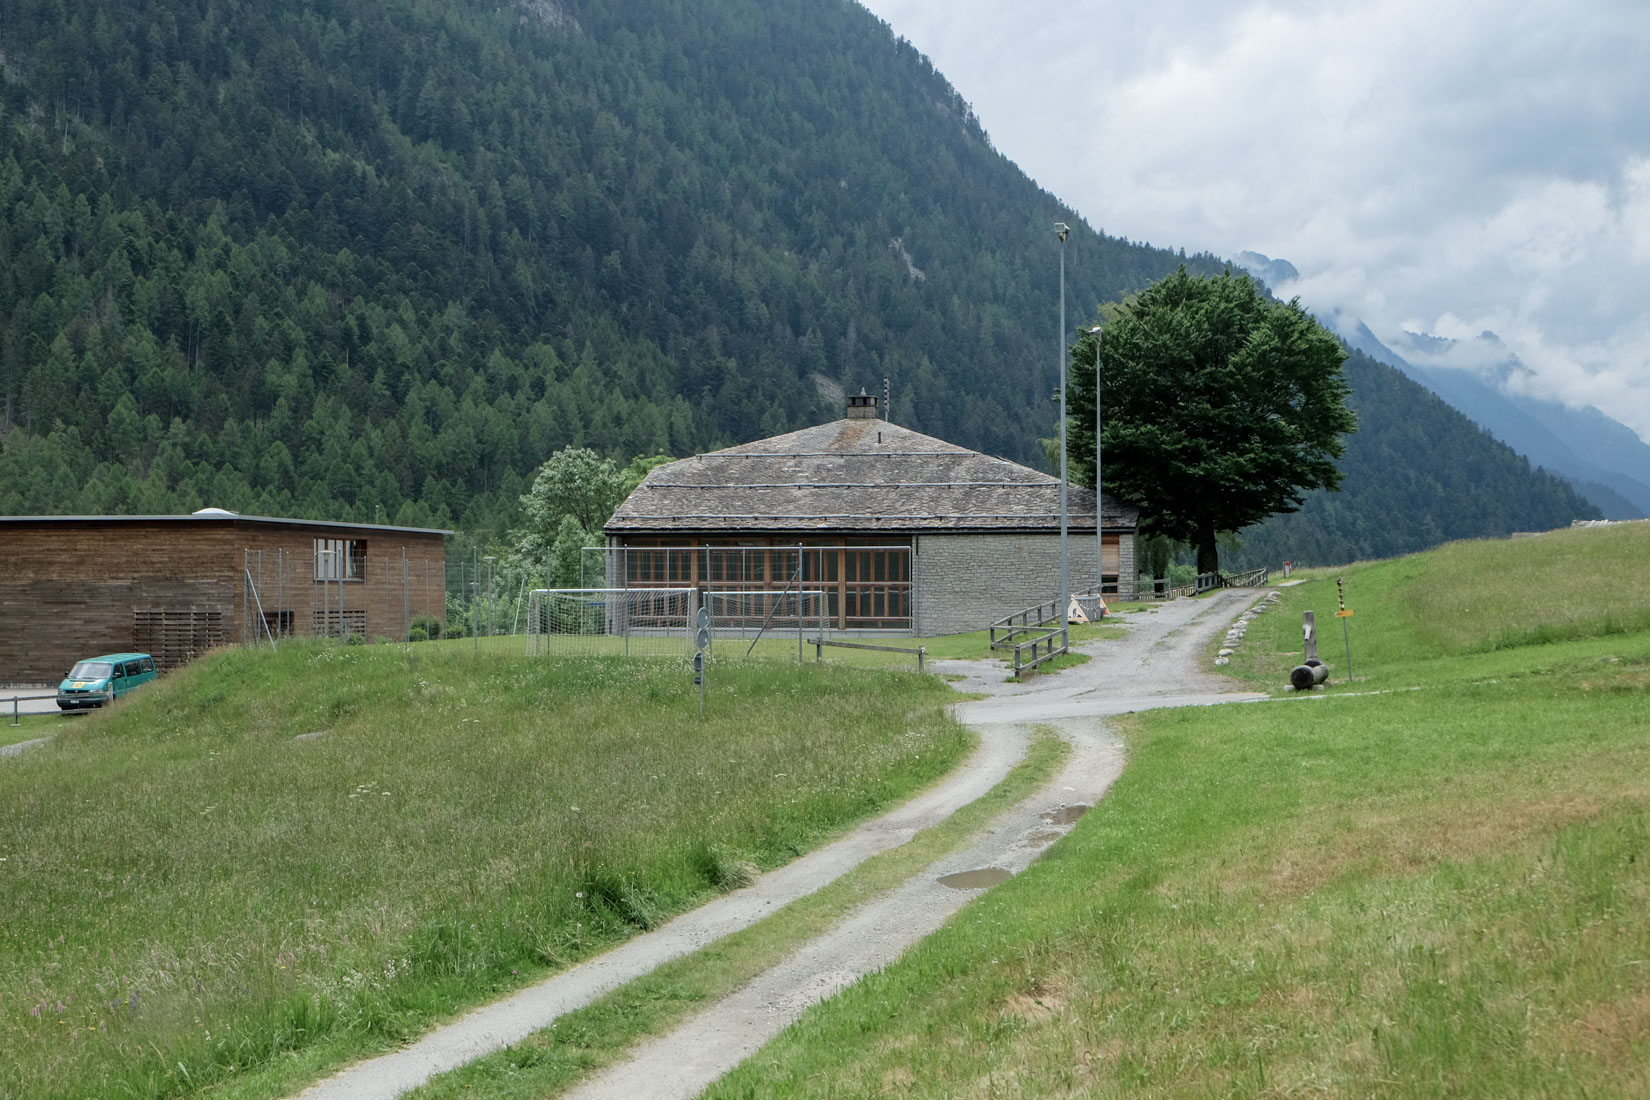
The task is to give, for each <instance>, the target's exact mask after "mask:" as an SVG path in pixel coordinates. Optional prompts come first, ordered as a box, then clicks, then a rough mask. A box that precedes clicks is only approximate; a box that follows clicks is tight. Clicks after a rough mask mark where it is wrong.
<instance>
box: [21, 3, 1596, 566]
mask: <svg viewBox="0 0 1650 1100" xmlns="http://www.w3.org/2000/svg"><path fill="white" fill-rule="evenodd" d="M1055 221H1065V222H1067V223H1069V224H1070V225H1071V226H1072V227H1073V234H1072V237H1071V240H1070V242H1069V243H1068V244H1067V246H1066V249H1067V253H1066V261H1067V264H1066V268H1067V282H1068V304H1069V314H1068V316H1069V317H1070V318H1071V319H1072V323H1073V324H1074V325H1075V324H1076V323H1078V321H1079V320H1080V319H1081V318H1082V317H1084V316H1086V315H1087V313H1088V311H1089V310H1090V309H1091V308H1092V305H1093V303H1096V302H1100V301H1109V300H1114V299H1117V298H1119V297H1121V296H1123V295H1125V294H1127V293H1129V292H1131V291H1135V290H1138V289H1139V288H1141V287H1143V286H1144V285H1145V284H1146V283H1148V282H1150V281H1151V280H1153V279H1156V278H1159V277H1161V276H1163V275H1166V274H1168V273H1169V272H1170V271H1172V270H1173V269H1174V268H1175V267H1176V266H1178V265H1179V264H1180V263H1181V262H1183V261H1184V262H1187V263H1188V264H1189V266H1190V267H1192V269H1193V270H1194V271H1214V270H1216V269H1217V267H1218V264H1217V263H1216V262H1215V261H1214V260H1213V259H1212V258H1211V257H1208V256H1193V257H1191V258H1190V259H1186V257H1185V256H1184V253H1183V252H1181V253H1178V254H1177V253H1173V252H1170V251H1168V250H1165V249H1156V248H1150V247H1146V246H1142V245H1136V244H1132V243H1130V242H1127V241H1125V240H1121V239H1117V238H1112V237H1106V236H1102V235H1099V234H1096V233H1094V232H1092V231H1091V230H1090V229H1088V228H1087V227H1086V226H1085V225H1084V224H1083V223H1082V221H1081V220H1080V219H1079V218H1078V217H1077V216H1076V215H1075V214H1074V212H1072V211H1071V210H1070V209H1068V208H1066V207H1064V206H1062V205H1061V204H1060V203H1059V202H1057V201H1056V200H1055V199H1054V198H1053V197H1052V196H1050V195H1048V194H1046V193H1045V192H1043V191H1041V190H1040V189H1039V188H1037V186H1036V185H1035V184H1034V183H1032V182H1031V181H1030V180H1028V179H1027V178H1026V177H1025V175H1024V174H1023V173H1021V172H1020V171H1019V169H1018V168H1017V167H1015V165H1014V164H1012V163H1011V162H1010V161H1008V160H1007V159H1006V158H1005V157H1003V156H1002V155H1001V154H1000V153H998V152H997V151H996V150H995V149H994V148H993V147H992V145H991V143H990V140H989V138H988V137H987V135H986V134H985V133H984V132H983V131H982V130H981V128H980V126H979V124H978V122H977V120H976V119H975V118H974V116H973V114H972V112H971V111H970V110H969V108H968V105H967V104H966V103H965V102H963V101H962V99H961V98H960V97H959V96H958V95H957V93H956V91H955V90H954V89H953V88H952V87H951V86H950V85H949V84H948V83H947V82H946V80H945V79H944V77H943V76H942V75H941V74H939V73H937V72H936V71H934V69H933V67H932V66H931V65H930V64H929V62H928V61H927V59H925V58H924V57H922V56H921V55H920V54H919V53H917V52H916V50H915V49H913V48H912V47H911V46H910V45H909V44H908V43H905V42H903V41H902V40H900V39H897V38H896V37H895V36H894V35H893V33H892V32H891V31H890V30H889V28H888V27H887V26H886V25H884V24H882V23H880V22H879V21H878V20H877V19H875V18H874V17H873V16H871V15H870V14H869V13H868V12H866V11H865V10H864V9H863V8H861V7H859V6H858V5H857V4H855V3H852V2H850V0H825V2H805V0H777V2H773V3H761V2H758V0H730V2H728V3H722V4H716V5H708V6H705V5H681V4H677V3H671V2H668V0H643V2H633V3H619V2H618V0H520V2H518V3H515V4H512V5H506V6H503V7H498V6H493V5H483V4H480V3H476V2H468V0H461V2H454V3H433V2H430V0H386V2H382V3H378V2H374V3H369V2H367V0H331V2H327V3H322V2H320V0H309V2H299V3H292V4H284V5H283V4H276V3H275V2H274V0H235V2H233V3H228V4H223V3H206V2H205V0H154V2H153V3H149V4H145V5H142V6H136V7H134V6H125V5H99V4H95V3H92V2H91V0H53V2H47V0H25V2H21V3H18V4H11V5H8V8H7V13H6V18H5V19H4V20H3V21H0V402H3V415H0V513H14V514H15V513H23V514H34V513H64V512H67V513H154V512H179V511H188V510H192V509H194V508H197V507H200V506H203V505H208V504H210V505H216V506H220V507H226V508H230V509H233V510H237V511H244V512H252V513H261V514H269V515H292V516H310V517H317V518H327V519H354V520H361V521H372V520H379V519H381V520H384V521H393V522H400V523H410V524H434V525H442V526H454V527H457V528H460V529H461V530H463V531H465V532H467V533H470V534H473V535H476V536H478V537H480V538H483V539H487V538H493V537H497V536H498V535H499V534H501V533H502V532H503V530H504V529H506V528H507V527H509V526H511V525H512V524H514V523H515V522H517V521H518V519H519V514H518V513H519V509H518V498H519V496H520V494H521V492H522V491H523V489H524V488H525V486H526V483H527V481H528V480H529V479H530V478H531V475H532V472H533V470H534V469H535V468H536V467H537V466H538V465H539V464H540V463H541V462H543V461H544V459H545V458H547V457H548V456H549V455H550V454H551V453H552V452H554V451H555V450H557V449H559V448H561V447H563V446H566V445H569V444H576V445H584V446H589V447H592V448H594V449H595V450H597V451H599V452H601V453H603V454H604V455H607V456H609V457H613V458H616V459H619V460H621V461H623V460H627V459H628V458H630V457H631V456H633V455H636V454H638V453H653V452H660V451H663V452H666V453H670V454H678V455H679V454H687V453H691V452H694V451H700V450H706V449H710V448H713V447H716V446H719V445H724V444H731V443H737V442H742V441H746V440H750V439H754V438H760V437H762V436H767V435H772V434H776V433H779V432H783V431H787V430H793V429H796V428H799V427H802V426H805V425H807V424H809V423H815V422H819V421H821V420H825V419H829V418H831V417H834V416H835V415H837V413H838V411H839V408H840V393H841V391H842V390H843V389H848V390H850V391H852V390H857V389H858V388H859V387H862V386H863V387H865V388H867V389H869V390H871V391H872V392H875V391H876V390H877V389H878V388H879V387H880V386H881V384H882V381H883V379H884V378H887V379H888V380H889V385H890V388H891V391H892V398H893V400H892V409H891V417H892V419H893V420H895V421H896V422H898V423H901V424H904V425H907V426H910V427H912V428H915V429H917V430H919V431H922V432H926V433H929V434H932V435H936V436H939V437H942V438H945V439H949V440H953V441H955V442H957V443H960V444H962V445H965V446H968V447H972V448H976V449H979V450H982V451H986V452H988V453H993V454H999V455H1002V456H1004V457H1007V458H1011V459H1014V460H1017V461H1022V462H1028V463H1034V464H1040V463H1041V462H1042V451H1041V447H1040V445H1039V442H1038V440H1039V439H1040V437H1043V436H1046V435H1048V434H1050V429H1051V426H1052V421H1053V417H1054V414H1053V407H1052V405H1051V404H1050V401H1049V397H1050V395H1051V394H1052V393H1053V391H1054V389H1055V386H1056V378H1055V375H1056V371H1057V363H1058V345H1057V344H1056V342H1055V341H1056V338H1057V334H1056V332H1055V331H1054V329H1055V327H1056V324H1055V321H1056V317H1057V308H1058V307H1057V298H1058V279H1059V253H1058V251H1057V249H1058V246H1057V245H1056V244H1055V242H1054V238H1053V234H1052V232H1051V226H1052V224H1053V223H1054V222H1055ZM1379 388H1380V389H1381V390H1382V399H1383V400H1385V399H1388V398H1391V399H1396V400H1402V401H1408V400H1412V399H1414V398H1415V395H1414V394H1411V393H1408V392H1407V391H1402V390H1399V389H1394V388H1393V387H1392V386H1390V385H1388V384H1386V383H1385V382H1382V383H1379ZM1391 415H1392V416H1393V417H1394V418H1395V419H1398V420H1404V419H1408V418H1409V414H1407V413H1405V412H1404V411H1403V410H1402V409H1394V410H1392V413H1391ZM1446 427H1448V426H1446ZM1448 430H1452V431H1453V430H1456V428H1455V427H1448ZM1468 430H1470V429H1468ZM1383 460H1384V461H1387V462H1390V463H1394V464H1395V469H1397V470H1398V471H1400V472H1401V475H1402V476H1403V477H1406V478H1410V479H1411V480H1412V481H1413V482H1414V486H1415V491H1416V492H1417V493H1425V492H1430V493H1433V494H1434V495H1433V496H1432V497H1431V498H1428V499H1426V500H1425V501H1422V502H1420V503H1414V502H1413V501H1412V508H1414V509H1415V510H1418V511H1422V512H1429V513H1443V512H1446V511H1451V510H1455V509H1456V504H1457V502H1456V501H1455V500H1454V499H1452V498H1449V497H1447V496H1440V495H1438V494H1441V493H1445V492H1446V491H1447V490H1448V488H1449V487H1448V486H1446V485H1442V484H1434V483H1433V481H1434V479H1433V478H1432V476H1431V474H1430V473H1429V472H1427V471H1424V470H1423V471H1416V472H1414V473H1413V475H1412V474H1411V473H1410V472H1409V471H1410V467H1411V466H1413V465H1414V463H1415V462H1416V461H1422V462H1424V461H1425V457H1424V455H1423V456H1422V457H1421V458H1420V459H1416V458H1414V457H1412V456H1411V455H1410V454H1409V453H1407V452H1405V451H1403V450H1402V449H1401V448H1395V449H1389V450H1388V451H1387V452H1386V453H1385V454H1384V455H1383ZM1501 491H1502V496H1503V498H1504V499H1503V500H1502V501H1501V503H1500V504H1498V505H1497V507H1498V508H1502V509H1505V510H1511V511H1518V510H1519V509H1520V508H1523V506H1524V505H1525V504H1526V503H1528V502H1530V501H1531V500H1532V499H1533V498H1539V497H1541V496H1542V495H1543V494H1544V493H1546V489H1545V488H1543V487H1542V483H1540V482H1539V479H1538V480H1537V481H1535V482H1529V483H1519V484H1514V482H1513V481H1508V482H1506V483H1504V484H1503V485H1502V486H1501ZM1414 499H1415V500H1419V498H1414ZM1375 507H1384V501H1376V500H1372V501H1370V502H1365V501H1362V500H1360V499H1358V498H1357V497H1355V496H1353V495H1351V494H1343V495H1342V497H1340V498H1337V501H1336V503H1335V505H1334V509H1335V510H1336V511H1337V512H1338V513H1347V514H1350V515H1354V516H1355V517H1356V520H1355V522H1353V523H1352V525H1353V526H1355V527H1359V528H1365V529H1370V530H1378V529H1382V528H1384V527H1386V526H1387V525H1388V517H1386V516H1385V515H1383V514H1381V513H1379V512H1376V511H1371V510H1370V509H1371V508H1375ZM1469 511H1470V509H1469ZM1525 511H1530V509H1525ZM1533 514H1540V515H1545V513H1544V512H1542V511H1541V509H1540V508H1539V507H1535V508H1534V510H1533ZM1564 518H1565V519H1567V518H1568V517H1564ZM1528 525H1530V521H1524V520H1519V521H1514V526H1528ZM1341 526H1343V527H1344V526H1345V524H1342V525H1341ZM1440 530H1447V531H1450V532H1455V533H1462V534H1471V533H1489V532H1488V531H1485V532H1476V531H1467V530H1458V529H1457V528H1454V527H1448V528H1442V527H1441V528H1440ZM1342 541H1343V542H1344V541H1345V540H1342ZM1354 541H1355V540H1354ZM1347 544H1348V545H1351V544H1352V543H1347ZM1414 545H1419V544H1416V543H1404V544H1403V546H1402V547H1401V548H1405V549H1407V548H1412V546H1414Z"/></svg>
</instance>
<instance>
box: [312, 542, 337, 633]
mask: <svg viewBox="0 0 1650 1100" xmlns="http://www.w3.org/2000/svg"><path fill="white" fill-rule="evenodd" d="M316 541H317V542H319V541H320V540H319V539H317V540H316ZM315 555H316V557H317V558H319V559H320V564H319V565H318V566H317V567H316V570H315V572H316V573H318V574H319V575H320V577H321V625H322V627H325V626H326V622H327V612H328V611H330V610H331V608H330V607H329V604H330V603H331V599H330V595H331V594H330V593H329V592H328V591H327V580H328V576H327V575H328V574H329V573H330V572H331V571H332V551H331V550H317V551H316V552H315ZM310 606H311V607H312V608H313V607H314V606H315V605H314V604H313V603H311V604H310ZM338 617H339V618H340V619H342V618H343V612H342V609H340V611H339V615H338ZM328 633H329V634H330V633H331V631H328Z"/></svg>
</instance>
